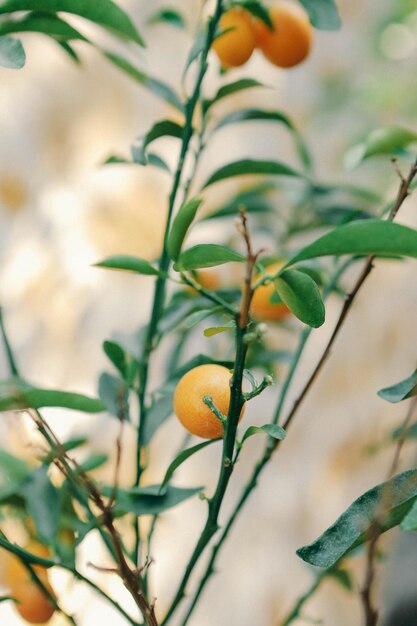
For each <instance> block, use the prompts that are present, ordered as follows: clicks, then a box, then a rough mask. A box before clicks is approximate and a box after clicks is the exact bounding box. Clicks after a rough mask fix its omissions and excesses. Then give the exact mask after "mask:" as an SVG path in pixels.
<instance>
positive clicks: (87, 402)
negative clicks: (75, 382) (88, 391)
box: [0, 377, 105, 413]
mask: <svg viewBox="0 0 417 626" xmlns="http://www.w3.org/2000/svg"><path fill="white" fill-rule="evenodd" d="M43 407H61V408H63V409H72V410H74V411H83V412H85V413H100V412H101V411H104V410H105V407H104V405H103V404H102V403H101V402H100V400H98V399H96V398H90V397H89V396H85V395H83V394H80V393H71V392H69V391H56V390H54V389H39V388H37V387H33V386H32V385H29V384H28V383H26V382H25V381H23V380H22V379H20V378H17V377H13V378H9V379H8V380H6V381H2V382H0V411H19V410H21V409H27V408H31V409H41V408H43Z"/></svg>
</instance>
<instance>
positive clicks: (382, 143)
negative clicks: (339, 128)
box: [345, 126, 417, 169]
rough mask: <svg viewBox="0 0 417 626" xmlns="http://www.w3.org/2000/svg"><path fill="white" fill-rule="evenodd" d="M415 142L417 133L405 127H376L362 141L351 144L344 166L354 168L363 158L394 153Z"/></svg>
mask: <svg viewBox="0 0 417 626" xmlns="http://www.w3.org/2000/svg"><path fill="white" fill-rule="evenodd" d="M416 142H417V133H415V132H413V131H410V130H407V129H406V128H400V127H398V126H387V127H384V128H378V129H376V130H374V131H373V132H372V133H370V135H369V136H368V137H367V138H366V139H365V140H364V141H363V142H362V143H360V144H358V145H356V146H353V147H352V148H351V149H350V150H349V151H348V152H347V154H346V157H345V166H346V168H347V169H354V168H355V167H357V166H358V165H360V163H362V161H364V160H365V159H368V158H370V157H372V156H378V155H386V154H388V155H395V154H397V153H398V152H400V151H401V150H403V149H404V148H406V147H408V146H409V145H410V144H413V143H416Z"/></svg>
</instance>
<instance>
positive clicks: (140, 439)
mask: <svg viewBox="0 0 417 626" xmlns="http://www.w3.org/2000/svg"><path fill="white" fill-rule="evenodd" d="M221 14H222V0H218V2H217V6H216V9H215V12H214V15H213V17H212V18H211V20H210V21H209V24H208V28H207V36H206V42H205V45H204V49H203V50H202V52H201V58H200V67H199V71H198V75H197V78H196V82H195V85H194V90H193V93H192V95H191V97H190V98H189V100H188V102H187V103H186V107H185V113H186V115H185V124H184V131H183V136H182V145H181V151H180V156H179V160H178V165H177V169H176V172H175V175H174V180H173V185H172V190H171V194H170V197H169V202H168V215H167V220H166V225H165V233H164V242H163V248H162V254H161V258H160V261H159V270H160V275H159V276H158V278H157V279H156V284H155V291H154V297H153V305H152V312H151V319H150V323H149V326H148V330H147V334H146V339H145V346H144V351H143V357H142V360H141V367H140V391H139V394H138V399H139V413H140V421H139V426H138V434H137V449H136V457H137V466H136V467H137V470H136V485H139V484H140V481H141V476H142V473H143V471H144V469H145V465H144V462H143V449H144V433H145V424H146V411H147V406H146V394H147V383H148V374H149V361H150V357H151V354H152V352H153V350H154V349H155V347H156V346H155V343H156V339H157V331H158V324H159V320H160V318H161V316H162V313H163V309H164V304H165V292H166V281H167V278H166V275H167V273H168V270H169V266H170V258H169V256H168V252H167V244H168V236H169V231H170V227H171V221H172V217H173V212H174V208H175V204H176V200H177V194H178V190H179V188H180V184H181V179H182V175H183V170H184V163H185V159H186V156H187V154H188V150H189V145H190V141H191V139H192V137H193V133H194V129H193V117H194V112H195V109H196V106H197V103H198V101H199V99H200V92H201V86H202V83H203V79H204V76H205V74H206V72H207V68H208V64H207V57H208V53H209V50H210V48H211V45H212V42H213V40H214V37H215V32H216V28H217V24H218V21H219V19H220V17H221ZM134 525H135V557H136V559H135V560H136V563H137V564H138V563H139V561H140V539H141V537H140V526H139V520H138V519H136V520H135V523H134Z"/></svg>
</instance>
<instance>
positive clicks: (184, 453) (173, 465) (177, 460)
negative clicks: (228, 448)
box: [160, 439, 221, 491]
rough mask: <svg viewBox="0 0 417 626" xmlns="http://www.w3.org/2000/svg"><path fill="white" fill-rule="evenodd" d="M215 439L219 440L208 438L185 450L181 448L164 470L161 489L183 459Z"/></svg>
mask: <svg viewBox="0 0 417 626" xmlns="http://www.w3.org/2000/svg"><path fill="white" fill-rule="evenodd" d="M216 441H221V440H220V439H209V440H208V441H203V442H202V443H198V444H197V445H195V446H192V447H191V448H187V449H186V450H183V451H182V452H181V453H180V454H178V456H176V457H175V459H174V460H173V461H172V463H171V464H170V466H169V467H168V469H167V471H166V472H165V476H164V479H163V481H162V483H161V487H160V489H161V491H163V490H164V488H165V486H166V485H167V484H168V482H169V481H170V480H171V478H172V476H173V475H174V472H175V470H177V469H178V468H179V466H180V465H182V464H183V463H184V461H186V460H187V459H189V458H190V456H193V454H195V453H196V452H199V451H200V450H202V449H203V448H206V447H207V446H209V445H210V444H212V443H215V442H216Z"/></svg>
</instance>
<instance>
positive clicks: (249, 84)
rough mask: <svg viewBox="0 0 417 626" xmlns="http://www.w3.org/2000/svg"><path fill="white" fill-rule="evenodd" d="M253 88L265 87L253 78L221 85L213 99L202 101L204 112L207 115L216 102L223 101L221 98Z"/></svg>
mask: <svg viewBox="0 0 417 626" xmlns="http://www.w3.org/2000/svg"><path fill="white" fill-rule="evenodd" d="M254 87H265V85H264V84H263V83H260V82H259V81H258V80H255V79H254V78H240V79H239V80H235V81H233V82H231V83H227V84H226V85H223V87H220V89H219V90H218V91H217V93H216V95H215V96H213V98H210V99H209V100H205V101H204V112H205V113H207V112H208V110H209V109H210V108H211V107H212V106H213V105H214V104H217V102H219V101H220V100H223V98H227V97H228V96H231V95H233V94H235V93H238V92H239V91H246V89H253V88H254Z"/></svg>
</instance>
